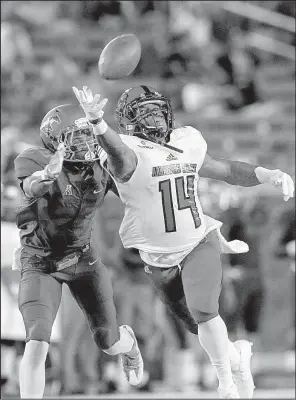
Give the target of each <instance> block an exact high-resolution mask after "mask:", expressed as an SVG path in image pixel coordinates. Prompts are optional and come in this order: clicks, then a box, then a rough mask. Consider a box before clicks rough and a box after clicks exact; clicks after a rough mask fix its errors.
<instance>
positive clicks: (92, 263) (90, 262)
mask: <svg viewBox="0 0 296 400" xmlns="http://www.w3.org/2000/svg"><path fill="white" fill-rule="evenodd" d="M97 261H98V258H97V259H96V260H95V261H89V262H88V264H89V265H94V264H95V263H96V262H97Z"/></svg>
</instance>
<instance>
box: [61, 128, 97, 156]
mask: <svg viewBox="0 0 296 400" xmlns="http://www.w3.org/2000/svg"><path fill="white" fill-rule="evenodd" d="M58 143H64V146H65V157H64V159H65V160H66V161H68V162H75V163H89V162H94V161H96V160H98V159H99V151H100V148H101V146H100V145H99V142H98V140H97V138H96V136H95V134H94V133H93V130H92V127H91V126H89V124H88V123H86V124H85V126H81V127H78V126H77V125H76V124H74V125H70V126H68V127H67V128H65V129H63V130H62V131H61V133H60V136H59V138H58Z"/></svg>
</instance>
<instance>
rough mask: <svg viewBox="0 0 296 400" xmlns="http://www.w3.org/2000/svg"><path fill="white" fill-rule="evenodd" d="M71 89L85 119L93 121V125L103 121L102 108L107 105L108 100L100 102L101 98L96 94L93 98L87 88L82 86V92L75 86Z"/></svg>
mask: <svg viewBox="0 0 296 400" xmlns="http://www.w3.org/2000/svg"><path fill="white" fill-rule="evenodd" d="M72 89H73V92H74V93H75V96H76V98H77V100H78V101H79V103H80V105H81V107H82V108H83V111H84V112H85V115H86V118H87V119H88V120H89V121H90V122H94V121H95V123H99V122H100V121H101V120H102V119H103V115H104V111H103V108H104V107H105V105H106V104H107V101H108V99H103V100H101V101H100V97H101V96H100V95H99V94H96V95H95V97H94V96H93V94H92V91H91V90H90V89H89V88H88V87H87V86H83V90H79V89H77V88H76V87H75V86H73V87H72Z"/></svg>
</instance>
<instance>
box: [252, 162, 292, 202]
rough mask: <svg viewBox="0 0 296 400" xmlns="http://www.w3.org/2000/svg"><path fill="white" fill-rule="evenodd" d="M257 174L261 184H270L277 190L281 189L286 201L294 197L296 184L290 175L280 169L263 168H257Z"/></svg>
mask: <svg viewBox="0 0 296 400" xmlns="http://www.w3.org/2000/svg"><path fill="white" fill-rule="evenodd" d="M255 173H256V175H257V178H258V180H259V181H260V182H262V183H270V184H271V185H272V186H274V187H275V188H277V189H280V190H281V192H282V194H283V196H284V200H285V201H288V200H289V198H290V197H294V182H293V179H292V178H291V176H290V175H289V174H286V173H285V172H283V171H281V170H280V169H274V170H269V169H266V168H262V167H257V168H256V169H255Z"/></svg>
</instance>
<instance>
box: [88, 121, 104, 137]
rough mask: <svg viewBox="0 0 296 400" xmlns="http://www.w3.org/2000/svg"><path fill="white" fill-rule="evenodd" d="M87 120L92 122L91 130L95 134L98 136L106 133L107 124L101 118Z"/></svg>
mask: <svg viewBox="0 0 296 400" xmlns="http://www.w3.org/2000/svg"><path fill="white" fill-rule="evenodd" d="M89 122H90V123H91V124H92V128H93V132H94V134H95V135H97V136H100V135H104V133H106V131H107V129H108V125H107V123H106V122H105V121H104V120H103V118H97V119H96V120H89Z"/></svg>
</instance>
